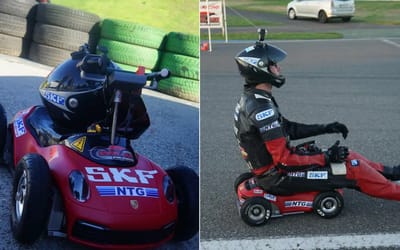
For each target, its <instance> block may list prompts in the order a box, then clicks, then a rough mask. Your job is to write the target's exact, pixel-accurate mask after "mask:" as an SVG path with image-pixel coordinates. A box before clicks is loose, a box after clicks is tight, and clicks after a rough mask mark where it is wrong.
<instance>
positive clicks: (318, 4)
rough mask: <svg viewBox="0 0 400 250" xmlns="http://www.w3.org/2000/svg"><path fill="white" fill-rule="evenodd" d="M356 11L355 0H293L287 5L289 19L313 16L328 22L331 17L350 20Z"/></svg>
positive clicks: (345, 20) (322, 21)
mask: <svg viewBox="0 0 400 250" xmlns="http://www.w3.org/2000/svg"><path fill="white" fill-rule="evenodd" d="M354 12H355V4H354V0H292V1H291V2H290V3H288V5H287V15H288V17H289V19H296V18H297V17H311V18H317V19H318V20H319V21H320V22H321V23H326V22H327V21H328V19H330V18H341V19H342V20H343V21H344V22H348V21H350V19H351V18H352V17H353V16H354Z"/></svg>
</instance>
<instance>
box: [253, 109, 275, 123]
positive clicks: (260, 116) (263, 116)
mask: <svg viewBox="0 0 400 250" xmlns="http://www.w3.org/2000/svg"><path fill="white" fill-rule="evenodd" d="M274 114H275V112H274V110H273V109H267V110H264V111H261V112H260V113H257V114H256V120H257V121H262V120H265V119H267V118H269V117H271V116H273V115H274Z"/></svg>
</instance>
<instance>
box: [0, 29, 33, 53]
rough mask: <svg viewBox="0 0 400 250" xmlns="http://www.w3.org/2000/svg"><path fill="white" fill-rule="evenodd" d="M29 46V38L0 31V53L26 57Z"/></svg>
mask: <svg viewBox="0 0 400 250" xmlns="http://www.w3.org/2000/svg"><path fill="white" fill-rule="evenodd" d="M28 48H29V42H28V40H26V39H24V38H21V37H15V36H9V35H4V34H1V33H0V54H5V55H10V56H22V57H25V56H26V55H27V51H28Z"/></svg>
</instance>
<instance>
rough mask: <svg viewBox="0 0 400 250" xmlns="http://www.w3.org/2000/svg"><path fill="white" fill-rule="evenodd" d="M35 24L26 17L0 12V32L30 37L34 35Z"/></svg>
mask: <svg viewBox="0 0 400 250" xmlns="http://www.w3.org/2000/svg"><path fill="white" fill-rule="evenodd" d="M32 31H33V24H32V23H30V22H28V20H27V19H26V18H23V17H18V16H12V15H8V14H3V13H0V33H2V34H6V35H11V36H16V37H23V38H30V37H32Z"/></svg>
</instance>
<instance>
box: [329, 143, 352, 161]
mask: <svg viewBox="0 0 400 250" xmlns="http://www.w3.org/2000/svg"><path fill="white" fill-rule="evenodd" d="M339 143H340V142H339V141H336V142H335V144H333V145H332V146H331V147H330V148H329V149H328V150H327V151H326V156H327V158H328V159H329V162H333V163H340V162H344V161H345V160H346V158H347V156H348V155H349V149H348V148H347V147H345V146H339Z"/></svg>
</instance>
